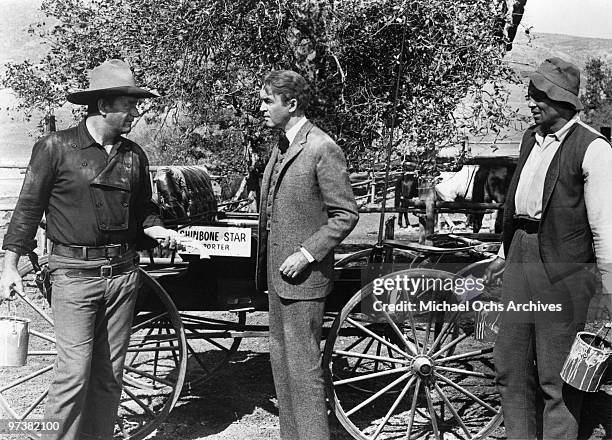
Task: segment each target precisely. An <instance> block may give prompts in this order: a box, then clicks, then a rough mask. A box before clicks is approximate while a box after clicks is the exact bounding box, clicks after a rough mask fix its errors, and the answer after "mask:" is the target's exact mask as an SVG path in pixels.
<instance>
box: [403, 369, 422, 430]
mask: <svg viewBox="0 0 612 440" xmlns="http://www.w3.org/2000/svg"><path fill="white" fill-rule="evenodd" d="M420 390H421V378H420V377H418V378H417V383H416V386H415V387H414V396H412V405H410V412H409V413H408V414H409V419H408V428H407V429H406V439H408V440H410V436H411V435H412V425H413V423H414V416H415V415H416V406H417V401H418V399H419V391H420Z"/></svg>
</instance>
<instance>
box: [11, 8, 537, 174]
mask: <svg viewBox="0 0 612 440" xmlns="http://www.w3.org/2000/svg"><path fill="white" fill-rule="evenodd" d="M507 3H508V2H507V0H342V1H340V0H335V1H328V0H292V1H290V0H276V1H270V0H264V1H261V0H231V1H230V0H182V1H177V0H85V1H84V0H44V1H43V5H42V8H43V10H44V12H45V13H46V14H47V15H48V16H49V17H51V18H52V19H53V20H54V21H55V22H56V23H57V24H56V25H55V26H53V27H51V28H48V27H45V26H43V25H40V24H39V25H38V26H33V27H32V30H31V32H32V33H36V34H38V35H39V36H40V37H41V38H43V39H44V40H45V41H46V43H47V44H48V47H49V51H48V53H47V54H46V56H45V57H44V59H42V60H29V61H26V62H23V63H18V64H8V65H7V66H6V67H7V69H6V74H5V75H4V77H3V78H2V83H3V84H4V85H5V86H7V87H11V88H12V89H13V90H15V91H16V92H17V94H18V95H19V97H20V98H21V105H22V108H24V109H31V108H34V107H36V108H39V109H40V108H42V109H53V108H57V107H59V106H61V105H63V104H64V102H65V95H66V93H67V92H69V91H71V90H75V89H82V88H86V87H87V76H86V73H87V71H88V70H89V69H92V68H93V67H95V66H96V65H98V64H100V63H101V62H103V61H105V60H106V59H109V58H122V59H124V60H126V61H128V62H129V63H130V65H131V66H132V68H133V71H134V73H135V76H136V78H137V82H139V83H140V84H145V85H147V86H148V87H151V88H154V89H156V90H157V91H158V92H159V93H160V94H161V95H162V96H163V97H162V98H160V99H156V100H150V101H149V102H147V104H146V105H147V106H148V107H147V109H146V112H145V117H146V119H147V120H148V122H154V123H155V124H156V127H158V128H157V129H158V130H159V133H158V134H157V135H156V136H155V143H156V148H157V150H158V153H159V154H158V159H157V160H159V161H164V162H166V163H168V162H175V163H176V162H183V163H185V162H191V163H193V162H198V161H213V160H214V161H216V162H217V163H218V164H220V165H221V169H222V170H223V172H243V171H244V167H245V164H246V162H247V160H246V159H245V157H246V156H245V155H244V154H243V152H244V146H248V150H249V151H255V152H256V153H259V154H264V155H265V151H266V149H267V147H266V146H267V137H266V136H267V134H266V132H265V131H262V130H261V125H260V123H261V122H260V119H259V115H258V109H259V102H258V92H259V88H260V86H261V80H262V78H263V76H264V75H265V73H266V72H267V71H269V70H271V69H277V68H284V69H293V70H296V71H298V72H300V73H301V74H303V75H304V76H305V77H306V78H307V80H309V82H310V83H311V85H312V87H313V92H314V95H315V97H316V99H315V100H314V101H313V102H312V104H311V108H310V110H309V117H310V118H311V119H313V120H314V121H315V123H317V124H318V125H320V126H322V127H323V128H324V129H325V130H327V131H328V132H329V133H330V134H331V135H332V136H334V137H335V138H336V139H337V141H338V143H339V144H340V145H341V146H342V148H343V149H344V150H345V152H346V154H347V157H348V160H349V164H350V166H351V167H352V168H353V169H355V170H360V169H363V168H367V167H368V166H370V165H371V164H372V162H373V161H375V160H379V159H380V157H381V154H380V153H381V151H383V150H384V148H383V147H385V146H386V144H385V142H386V140H387V139H388V136H387V134H388V130H389V129H390V128H391V127H394V128H395V129H396V133H397V135H396V142H395V143H394V145H393V151H394V154H395V156H396V157H398V156H401V155H404V154H410V155H411V156H412V158H413V159H416V160H417V161H418V162H419V164H420V166H421V169H422V171H423V172H424V173H425V174H427V175H431V174H434V173H435V172H436V170H435V167H436V165H435V157H436V155H437V152H438V150H439V148H440V147H442V146H446V145H456V144H460V143H461V142H462V141H463V139H464V138H465V136H466V135H467V134H470V133H472V134H482V133H483V132H486V131H491V130H493V131H496V130H497V129H498V128H499V127H500V126H503V125H505V124H506V123H507V120H508V119H507V118H508V116H509V115H508V114H507V112H506V109H505V106H504V103H505V98H506V93H505V91H504V88H503V86H502V83H503V82H504V81H508V80H512V77H513V73H512V71H511V70H510V68H509V67H508V66H507V65H506V64H505V62H504V60H503V56H504V54H505V50H506V45H507V44H508V43H509V41H508V39H507V37H505V35H506V34H507V32H505V30H506V31H507V29H508V26H509V25H510V26H512V25H513V22H512V20H514V21H516V16H515V17H513V18H512V16H511V14H510V15H509V14H508V6H507ZM515 3H520V4H522V5H523V6H524V3H525V0H522V1H518V2H517V1H515ZM508 17H511V18H508ZM519 21H520V19H519ZM485 86H486V87H485ZM466 96H469V97H470V99H469V102H468V104H467V107H466V99H465V97H466ZM395 105H396V106H397V118H396V119H395V120H394V118H393V115H394V106H395Z"/></svg>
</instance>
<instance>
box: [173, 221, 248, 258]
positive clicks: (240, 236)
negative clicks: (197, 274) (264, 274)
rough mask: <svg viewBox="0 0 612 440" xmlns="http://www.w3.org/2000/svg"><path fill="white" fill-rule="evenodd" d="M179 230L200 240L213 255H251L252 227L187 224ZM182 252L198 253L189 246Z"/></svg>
mask: <svg viewBox="0 0 612 440" xmlns="http://www.w3.org/2000/svg"><path fill="white" fill-rule="evenodd" d="M179 232H180V233H181V234H182V235H185V236H187V237H190V238H193V239H195V240H198V241H199V242H201V243H202V246H203V247H204V248H205V249H206V250H207V251H208V252H209V254H210V255H211V256H224V257H250V256H251V229H250V228H236V227H224V226H187V227H185V228H183V229H181V230H179ZM181 253H187V254H190V253H197V251H195V250H193V252H192V250H191V249H190V248H187V249H186V250H185V251H184V252H183V251H181Z"/></svg>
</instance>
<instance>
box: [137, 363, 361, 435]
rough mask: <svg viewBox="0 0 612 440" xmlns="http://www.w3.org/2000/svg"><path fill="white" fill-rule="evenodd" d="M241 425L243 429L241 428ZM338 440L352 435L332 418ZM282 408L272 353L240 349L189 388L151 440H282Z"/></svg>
mask: <svg viewBox="0 0 612 440" xmlns="http://www.w3.org/2000/svg"><path fill="white" fill-rule="evenodd" d="M236 425H237V426H236ZM330 425H331V426H330V427H331V431H332V438H333V439H334V440H350V439H352V437H351V436H350V435H349V434H348V433H346V432H345V431H344V428H343V427H342V426H341V425H340V424H339V423H338V422H337V421H335V420H330ZM278 436H279V434H278V408H277V406H276V397H275V392H274V383H273V380H272V371H271V368H270V357H269V355H268V354H267V353H258V352H252V351H239V352H237V353H236V354H235V356H234V358H233V360H232V362H230V363H229V364H228V365H227V366H225V367H223V368H221V369H220V370H219V371H217V373H216V374H215V375H214V376H213V377H212V378H211V379H210V380H208V381H206V382H205V383H203V384H200V385H198V387H197V388H195V389H191V390H186V389H183V393H182V396H181V398H180V400H179V402H178V403H177V405H176V407H175V408H174V409H173V410H172V412H171V413H170V416H169V417H168V419H167V420H166V421H165V422H164V423H163V424H162V426H161V427H160V428H159V429H158V430H157V431H156V433H155V434H153V435H152V436H151V437H149V439H151V440H179V439H180V440H197V439H207V438H209V437H210V438H211V439H223V440H225V439H227V440H234V439H236V440H237V439H243V440H259V439H262V440H264V439H265V440H268V439H278V438H279V437H278Z"/></svg>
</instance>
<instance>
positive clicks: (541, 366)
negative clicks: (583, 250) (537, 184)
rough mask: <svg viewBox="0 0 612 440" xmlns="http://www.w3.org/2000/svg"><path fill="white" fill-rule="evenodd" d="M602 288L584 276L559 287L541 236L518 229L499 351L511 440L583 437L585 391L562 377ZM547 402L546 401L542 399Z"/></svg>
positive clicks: (498, 378) (572, 277)
mask: <svg viewBox="0 0 612 440" xmlns="http://www.w3.org/2000/svg"><path fill="white" fill-rule="evenodd" d="M592 288H594V284H593V279H592V275H591V274H589V273H587V272H586V271H579V272H576V273H574V274H572V275H569V276H568V277H566V278H564V279H563V280H561V281H559V282H557V283H554V284H552V283H551V282H550V281H549V278H548V276H547V274H546V272H545V269H544V265H543V263H542V260H541V257H540V252H539V246H538V236H537V234H528V233H526V232H525V231H523V230H518V231H516V233H515V235H514V238H513V240H512V245H511V247H510V251H509V253H508V256H507V262H506V269H505V271H504V278H503V294H502V302H503V304H504V310H505V311H504V313H503V315H502V322H501V325H500V329H499V334H498V336H497V341H496V343H495V348H494V351H493V356H494V362H495V370H496V383H497V387H498V389H499V392H500V395H501V402H502V411H503V415H504V423H505V427H506V435H507V438H508V439H517V440H518V439H521V440H531V439H535V438H543V439H550V440H552V439H555V440H559V439H576V438H577V436H578V427H579V422H580V410H581V406H582V397H583V393H582V392H581V391H579V390H577V389H575V388H573V387H571V386H569V385H567V384H565V383H564V382H563V380H562V379H561V377H560V376H559V373H560V372H561V369H562V367H563V364H564V362H565V359H566V358H567V355H568V353H569V352H570V348H571V346H572V343H573V341H574V338H575V335H576V333H577V332H578V331H580V330H582V329H583V328H584V322H585V319H586V311H587V308H588V304H589V300H590V296H591V294H592V290H591V289H592ZM511 302H513V303H514V304H538V303H539V304H548V305H550V304H559V305H560V307H561V311H552V312H551V311H522V312H515V311H508V308H509V306H510V303H511ZM542 400H543V402H542Z"/></svg>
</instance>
